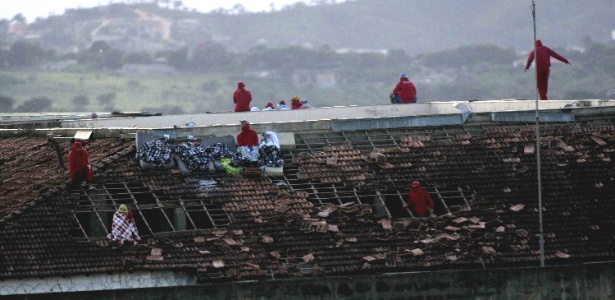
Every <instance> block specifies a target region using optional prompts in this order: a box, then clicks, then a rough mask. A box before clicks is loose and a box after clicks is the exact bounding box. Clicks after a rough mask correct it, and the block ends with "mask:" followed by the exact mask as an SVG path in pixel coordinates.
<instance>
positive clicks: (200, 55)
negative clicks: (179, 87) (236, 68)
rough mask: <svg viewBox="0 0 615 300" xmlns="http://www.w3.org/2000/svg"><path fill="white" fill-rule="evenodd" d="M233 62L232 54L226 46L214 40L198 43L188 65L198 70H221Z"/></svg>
mask: <svg viewBox="0 0 615 300" xmlns="http://www.w3.org/2000/svg"><path fill="white" fill-rule="evenodd" d="M232 62H233V59H232V56H231V54H230V53H228V52H227V51H226V48H224V46H222V45H221V44H218V43H214V42H207V43H202V44H200V45H198V46H197V47H196V48H195V49H194V52H193V53H192V58H191V60H190V64H188V66H189V67H190V69H193V70H198V71H212V70H216V71H219V70H224V69H228V67H229V66H230V65H232Z"/></svg>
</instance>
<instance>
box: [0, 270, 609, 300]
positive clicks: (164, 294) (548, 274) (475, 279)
mask: <svg viewBox="0 0 615 300" xmlns="http://www.w3.org/2000/svg"><path fill="white" fill-rule="evenodd" d="M614 267H615V263H613V262H606V263H596V264H582V265H571V266H563V267H562V266H560V267H546V268H539V267H533V268H511V269H497V270H462V271H460V270H456V271H438V272H409V273H392V274H380V275H373V276H369V275H357V276H336V277H310V278H305V277H303V278H293V279H277V280H268V281H246V282H234V283H215V284H214V283H208V284H202V285H198V284H197V285H189V286H184V287H168V288H141V289H138V288H137V289H131V290H114V291H96V292H78V293H63V294H62V298H63V299H69V300H70V299H85V298H88V299H90V300H97V299H511V300H516V299H613V297H615V290H614V288H615V286H614V285H613V282H615V268H614ZM38 296H40V297H32V295H30V296H29V297H28V299H55V298H53V297H52V296H55V297H57V296H58V294H55V295H51V294H49V295H48V297H46V296H45V295H38ZM9 299H10V298H9ZM14 299H18V298H14Z"/></svg>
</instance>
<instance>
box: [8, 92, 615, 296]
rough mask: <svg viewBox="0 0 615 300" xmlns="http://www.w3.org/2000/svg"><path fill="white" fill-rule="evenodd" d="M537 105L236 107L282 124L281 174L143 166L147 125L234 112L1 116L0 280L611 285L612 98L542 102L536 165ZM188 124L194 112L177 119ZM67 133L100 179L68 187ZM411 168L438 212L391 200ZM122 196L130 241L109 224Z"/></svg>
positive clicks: (131, 287)
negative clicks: (117, 239)
mask: <svg viewBox="0 0 615 300" xmlns="http://www.w3.org/2000/svg"><path fill="white" fill-rule="evenodd" d="M534 105H535V102H534V101H515V100H511V101H475V102H458V103H450V102H442V103H429V104H414V105H386V106H363V107H327V108H315V109H310V110H296V111H270V112H247V113H243V114H242V118H245V119H248V120H250V123H251V124H252V127H253V129H255V130H256V131H257V132H259V133H261V132H265V131H268V130H272V131H275V132H277V133H278V136H279V138H280V144H281V146H282V150H283V156H284V159H285V163H284V168H283V174H277V175H276V176H271V175H268V174H267V173H258V172H257V173H249V174H248V173H244V174H240V175H231V174H227V173H226V172H220V171H218V172H215V173H209V172H192V173H191V174H189V175H187V176H186V175H182V173H181V172H180V171H179V170H178V169H177V168H176V167H173V168H170V169H160V170H144V169H142V168H141V166H140V165H139V164H138V163H136V162H135V159H134V158H135V153H136V150H137V148H138V147H139V146H140V144H141V143H140V142H139V138H136V137H138V136H143V135H146V136H149V137H150V138H159V137H164V136H166V137H168V138H169V139H170V141H171V143H175V144H179V143H182V142H186V141H191V142H193V141H194V140H193V139H188V136H191V137H196V138H197V140H198V141H199V142H200V143H201V144H202V145H207V144H209V143H211V142H212V141H213V140H218V139H220V138H224V137H228V136H230V137H231V141H229V142H228V143H229V144H232V143H233V142H232V137H234V136H235V135H236V134H237V132H239V125H238V124H237V114H234V113H228V114H207V115H184V116H154V117H130V118H117V117H105V118H97V119H82V120H66V119H59V120H58V121H57V122H56V123H53V124H55V125H57V127H55V128H46V129H42V128H39V129H6V130H3V131H1V132H0V134H1V135H2V137H1V139H0V147H2V149H3V151H2V154H0V161H1V162H2V165H1V167H2V170H3V172H2V173H0V179H2V181H1V182H2V184H1V185H0V280H1V282H2V284H1V285H0V295H2V296H4V297H6V298H7V299H24V298H28V299H31V298H46V297H47V298H49V297H61V298H63V299H81V298H86V297H87V298H90V299H105V298H110V297H129V298H133V299H168V298H182V299H184V298H195V299H196V298H204V297H207V298H215V299H219V298H288V297H291V298H303V299H321V298H340V299H356V298H362V299H363V298H379V299H394V298H413V297H415V298H416V297H421V298H435V297H437V298H458V299H459V298H460V299H465V298H477V297H478V298H480V297H484V298H515V299H516V298H529V297H532V298H538V299H551V298H569V297H573V298H611V297H612V296H613V294H614V292H615V291H614V290H613V287H612V285H611V284H610V282H612V280H613V272H612V270H613V262H612V261H613V259H614V258H615V250H613V249H615V238H614V237H615V226H613V225H615V224H614V222H615V221H614V220H613V218H612V214H613V211H614V210H615V202H614V200H615V199H614V198H613V195H615V164H614V162H613V159H615V157H614V155H615V134H613V126H614V122H615V102H614V101H604V100H578V101H573V100H570V101H564V100H550V101H541V102H540V110H539V112H538V114H539V117H540V120H541V124H540V125H541V126H540V131H539V132H540V153H541V161H540V170H541V178H540V179H541V180H540V181H539V180H538V177H537V172H538V165H537V157H536V156H537V153H538V149H537V148H536V139H535V136H536V127H535V116H536V112H535V111H534V110H533V109H534ZM340 116H343V118H341V117H340ZM272 119H273V120H276V122H271V121H270V120H272ZM185 120H190V121H192V122H194V124H198V126H190V127H187V126H181V125H177V124H184V123H185ZM21 122H22V123H23V124H22V126H23V127H24V128H25V127H27V128H32V123H36V122H37V121H36V120H30V121H28V120H23V121H21ZM50 123H51V122H49V120H46V124H50ZM128 124H130V125H128ZM0 125H3V124H2V123H0ZM18 125H19V124H15V122H12V123H11V124H10V127H11V128H15V127H16V126H17V127H19V126H18ZM39 127H40V126H39ZM84 132H85V134H84ZM73 137H80V138H82V139H84V142H85V143H86V149H87V150H88V151H89V153H90V161H91V162H92V164H93V166H94V169H95V184H94V186H95V187H96V189H95V190H89V189H85V188H82V187H80V186H78V187H70V186H67V180H68V176H67V173H66V171H65V170H64V169H63V168H62V167H61V165H62V162H63V161H64V160H65V158H66V155H67V150H68V149H69V143H70V139H71V138H73ZM414 180H418V181H420V182H421V184H422V185H423V186H424V187H425V189H426V190H427V191H428V192H429V193H430V195H431V196H432V198H433V199H434V202H435V207H434V209H435V213H436V215H437V217H434V218H418V217H415V216H414V214H413V213H412V212H411V211H410V210H408V209H407V208H404V207H403V206H402V204H403V203H404V201H406V200H407V194H408V189H409V187H410V184H411V182H412V181H414ZM539 182H540V185H541V191H542V193H541V204H542V206H541V207H539V202H538V199H539V195H538V192H537V191H538V184H539ZM121 204H124V205H127V206H128V207H129V209H130V210H132V211H133V212H134V214H135V220H136V225H137V228H138V231H139V233H140V235H141V238H142V239H143V241H142V243H140V244H137V245H124V246H121V247H118V246H117V245H115V244H114V243H112V242H110V241H108V240H107V239H106V235H107V234H108V233H109V231H110V220H111V217H112V215H113V213H114V212H115V211H116V210H117V208H118V207H119V205H121ZM540 209H542V223H539V216H540V214H539V211H540ZM539 225H540V226H539ZM540 228H542V230H543V231H542V232H540V231H539V230H540ZM540 234H542V235H543V237H544V252H541V247H540V242H539V241H540V239H539V237H540ZM543 256H544V261H545V265H546V267H541V266H540V264H541V258H542V257H543Z"/></svg>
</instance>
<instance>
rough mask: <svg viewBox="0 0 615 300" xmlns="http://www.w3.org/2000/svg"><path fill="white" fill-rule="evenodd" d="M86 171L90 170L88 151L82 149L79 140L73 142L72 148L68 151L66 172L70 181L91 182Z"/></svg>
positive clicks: (75, 182)
mask: <svg viewBox="0 0 615 300" xmlns="http://www.w3.org/2000/svg"><path fill="white" fill-rule="evenodd" d="M88 172H91V167H90V162H89V160H88V152H87V151H86V150H85V149H83V145H82V144H81V142H75V143H74V144H73V149H72V150H71V151H70V152H68V173H69V175H70V180H71V182H72V183H73V184H80V183H82V182H84V181H85V182H87V183H92V180H91V179H90V178H89V177H90V176H88Z"/></svg>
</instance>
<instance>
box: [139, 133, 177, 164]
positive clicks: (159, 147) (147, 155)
mask: <svg viewBox="0 0 615 300" xmlns="http://www.w3.org/2000/svg"><path fill="white" fill-rule="evenodd" d="M135 159H137V160H140V161H143V162H145V163H147V164H149V165H152V166H153V167H154V168H155V169H164V168H166V166H168V165H169V164H170V163H171V162H172V160H173V149H172V148H171V147H170V146H169V145H168V143H167V141H166V140H165V139H157V140H153V141H148V142H146V143H144V144H143V145H141V146H140V147H139V150H138V151H137V154H136V155H135Z"/></svg>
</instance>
